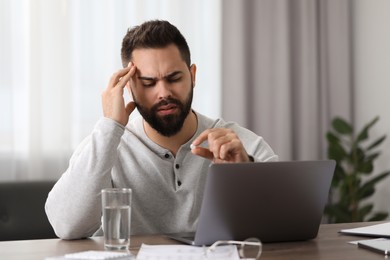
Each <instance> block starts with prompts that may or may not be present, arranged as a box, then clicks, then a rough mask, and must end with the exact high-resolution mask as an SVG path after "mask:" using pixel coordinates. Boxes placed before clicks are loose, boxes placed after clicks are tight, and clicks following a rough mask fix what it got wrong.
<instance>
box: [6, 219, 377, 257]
mask: <svg viewBox="0 0 390 260" xmlns="http://www.w3.org/2000/svg"><path fill="white" fill-rule="evenodd" d="M368 225H372V223H348V224H324V225H321V227H320V230H319V233H318V236H317V238H316V239H313V240H309V241H302V242H288V243H269V244H264V245H263V254H262V256H261V259H279V260H282V259H332V260H333V259H343V260H346V259H354V260H356V259H365V260H366V259H383V258H384V256H383V255H381V254H378V253H374V252H371V251H368V250H365V249H360V248H357V246H355V245H350V244H348V243H347V242H349V241H353V240H359V239H364V238H363V237H355V236H346V235H341V234H339V233H338V231H339V230H340V229H345V228H354V227H360V226H368ZM142 243H145V244H151V245H155V244H177V243H176V242H175V241H173V240H171V239H169V238H166V237H164V236H133V237H132V238H131V247H130V251H131V252H132V253H134V254H136V253H137V251H138V249H139V248H140V246H141V244H142ZM85 250H103V240H102V238H101V237H96V238H90V239H83V240H72V241H66V240H61V239H42V240H21V241H4V242H0V259H7V260H16V259H18V260H19V259H20V260H22V259H23V260H25V259H28V260H38V259H39V260H43V259H45V257H49V256H59V255H64V254H67V253H73V252H79V251H85Z"/></svg>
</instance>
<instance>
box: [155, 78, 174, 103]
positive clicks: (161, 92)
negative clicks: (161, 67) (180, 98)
mask: <svg viewBox="0 0 390 260" xmlns="http://www.w3.org/2000/svg"><path fill="white" fill-rule="evenodd" d="M157 91H158V98H159V99H165V98H168V97H171V96H172V91H171V88H170V85H169V84H168V83H167V82H165V81H164V80H159V81H158V82H157Z"/></svg>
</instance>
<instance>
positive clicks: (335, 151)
mask: <svg viewBox="0 0 390 260" xmlns="http://www.w3.org/2000/svg"><path fill="white" fill-rule="evenodd" d="M346 156H347V152H346V151H345V149H344V148H343V147H342V146H341V145H340V144H339V143H329V146H328V157H329V159H333V160H335V161H337V162H339V161H342V160H343V159H344V158H345V157H346Z"/></svg>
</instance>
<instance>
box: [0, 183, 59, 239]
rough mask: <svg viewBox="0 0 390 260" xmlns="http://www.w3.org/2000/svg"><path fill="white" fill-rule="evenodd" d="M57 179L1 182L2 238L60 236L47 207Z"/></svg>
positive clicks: (0, 228) (0, 226) (0, 224)
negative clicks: (51, 220) (47, 200)
mask: <svg viewBox="0 0 390 260" xmlns="http://www.w3.org/2000/svg"><path fill="white" fill-rule="evenodd" d="M54 183H55V182H54V181H32V182H29V181H23V182H0V241H5V240H23V239H44V238H55V237H57V236H56V235H55V233H54V230H53V228H52V227H51V225H50V223H49V221H48V219H47V217H46V213H45V209H44V205H45V202H46V198H47V194H48V193H49V191H50V190H51V188H52V187H53V185H54Z"/></svg>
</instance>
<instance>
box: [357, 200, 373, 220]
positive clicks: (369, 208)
mask: <svg viewBox="0 0 390 260" xmlns="http://www.w3.org/2000/svg"><path fill="white" fill-rule="evenodd" d="M373 208H374V204H367V205H365V206H363V207H361V208H360V209H359V210H358V218H359V219H361V220H364V218H365V217H366V216H367V215H368V214H369V213H370V212H371V211H372V209H373Z"/></svg>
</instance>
